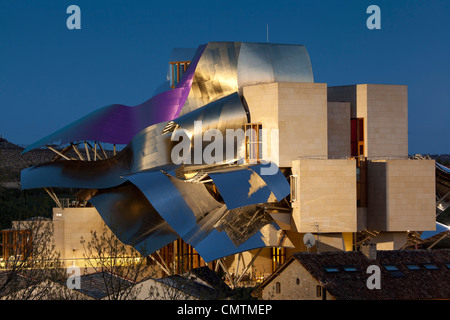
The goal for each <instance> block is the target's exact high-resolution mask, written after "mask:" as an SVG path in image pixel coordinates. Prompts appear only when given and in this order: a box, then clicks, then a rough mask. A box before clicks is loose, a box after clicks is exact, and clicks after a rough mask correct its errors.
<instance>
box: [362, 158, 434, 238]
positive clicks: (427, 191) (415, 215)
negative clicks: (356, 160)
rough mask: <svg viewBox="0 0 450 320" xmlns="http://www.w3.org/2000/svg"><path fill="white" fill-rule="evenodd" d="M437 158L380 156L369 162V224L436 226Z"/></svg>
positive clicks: (390, 227) (392, 227) (396, 227)
mask: <svg viewBox="0 0 450 320" xmlns="http://www.w3.org/2000/svg"><path fill="white" fill-rule="evenodd" d="M434 171H435V164H434V160H380V161H371V162H369V166H368V180H369V185H368V189H369V190H368V195H369V206H368V216H367V227H368V228H370V229H375V230H381V231H392V232H394V231H408V230H411V231H419V230H420V231H426V230H435V227H436V218H435V208H436V204H435V200H434V199H435V195H436V192H435V177H434Z"/></svg>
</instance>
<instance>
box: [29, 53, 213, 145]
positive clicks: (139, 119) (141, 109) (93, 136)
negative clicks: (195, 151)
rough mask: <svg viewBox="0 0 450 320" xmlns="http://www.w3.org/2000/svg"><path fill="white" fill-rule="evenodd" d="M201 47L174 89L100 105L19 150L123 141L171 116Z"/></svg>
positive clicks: (175, 112) (178, 105)
mask: <svg viewBox="0 0 450 320" xmlns="http://www.w3.org/2000/svg"><path fill="white" fill-rule="evenodd" d="M205 47H206V46H204V45H203V46H200V47H199V48H198V49H197V53H196V55H195V57H194V59H193V61H192V63H191V65H190V66H189V68H188V69H187V70H186V73H185V74H184V75H183V77H182V79H181V80H180V82H179V83H178V85H177V86H176V88H175V89H173V90H170V91H166V92H163V93H160V94H158V95H156V96H154V97H152V98H150V99H149V100H147V101H145V102H143V103H141V104H139V105H137V106H134V107H129V106H125V105H121V104H113V105H109V106H106V107H103V108H101V109H99V110H96V111H94V112H92V113H90V114H88V115H86V116H85V117H83V118H81V119H79V120H77V121H75V122H73V123H71V124H69V125H68V126H66V127H64V128H62V129H61V130H59V131H57V132H55V133H53V134H51V135H49V136H47V137H45V138H43V139H41V140H39V141H37V142H35V143H33V144H32V145H30V146H28V147H27V148H26V149H25V150H24V151H23V153H26V152H28V151H30V150H32V149H35V148H39V147H42V146H44V145H47V144H53V143H55V142H56V143H60V144H65V143H69V142H74V141H83V140H88V141H100V142H104V143H111V144H127V143H128V142H130V140H131V139H132V138H133V137H134V136H135V135H136V134H137V133H138V132H139V131H141V130H142V129H144V128H146V127H148V126H151V125H152V124H155V123H160V122H163V121H169V120H173V119H175V118H176V117H177V116H178V115H179V113H180V111H181V109H182V108H183V105H184V103H185V101H186V99H187V97H188V95H189V91H190V89H191V85H192V79H193V76H194V73H195V69H196V66H197V63H198V60H199V59H200V57H201V55H202V53H203V50H204V49H205Z"/></svg>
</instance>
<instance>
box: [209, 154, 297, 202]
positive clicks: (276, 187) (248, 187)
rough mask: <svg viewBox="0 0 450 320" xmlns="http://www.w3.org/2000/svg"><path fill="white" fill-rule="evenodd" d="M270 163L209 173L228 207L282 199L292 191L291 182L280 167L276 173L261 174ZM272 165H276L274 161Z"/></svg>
mask: <svg viewBox="0 0 450 320" xmlns="http://www.w3.org/2000/svg"><path fill="white" fill-rule="evenodd" d="M268 165H269V164H267V165H262V164H261V165H257V166H255V167H253V166H251V167H241V168H234V169H233V170H225V171H215V172H209V173H208V175H209V176H210V177H211V179H212V180H213V181H214V184H215V185H216V186H217V188H218V189H219V191H220V194H221V195H222V197H223V199H224V200H225V203H226V204H227V207H228V209H234V208H239V207H243V206H248V205H252V204H258V203H269V202H276V201H281V200H282V199H284V198H285V197H286V196H287V195H288V194H289V192H290V187H289V183H288V182H287V180H286V178H285V177H284V175H283V174H282V173H281V172H280V171H279V170H278V168H277V173H276V174H275V175H270V176H269V175H262V174H261V175H260V169H261V168H264V167H267V166H268ZM271 165H273V166H276V165H275V164H273V163H272V164H271Z"/></svg>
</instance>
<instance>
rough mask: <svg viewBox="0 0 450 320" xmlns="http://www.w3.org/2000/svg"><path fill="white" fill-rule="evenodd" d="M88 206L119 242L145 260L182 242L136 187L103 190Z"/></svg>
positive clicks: (123, 186) (128, 185)
mask: <svg viewBox="0 0 450 320" xmlns="http://www.w3.org/2000/svg"><path fill="white" fill-rule="evenodd" d="M89 202H90V203H92V204H93V205H94V206H95V208H96V209H97V211H98V212H99V214H100V216H101V217H102V219H103V220H104V221H105V223H106V225H107V226H108V227H109V228H110V230H111V231H112V232H113V233H114V234H115V235H116V236H117V237H118V239H119V240H120V241H122V242H123V243H125V244H127V245H131V246H134V247H135V248H136V249H137V250H138V251H139V252H140V253H141V254H143V255H144V256H147V255H149V254H151V253H153V252H155V251H157V250H159V249H160V248H162V247H164V246H166V245H168V244H170V243H172V242H173V241H175V240H176V239H178V238H179V237H178V234H177V233H176V232H175V231H174V230H173V229H172V228H171V227H170V225H169V224H168V223H167V222H166V221H165V220H164V219H162V218H161V216H160V215H159V214H158V212H157V211H156V210H155V209H154V208H153V206H152V205H151V204H150V203H149V202H148V200H147V198H146V197H145V196H144V195H143V194H142V193H141V192H140V191H139V189H138V188H137V187H135V186H134V185H133V184H130V183H126V184H124V185H122V186H119V187H116V188H111V189H108V190H101V191H99V192H98V193H97V194H96V195H95V196H94V197H92V198H91V199H90V200H89Z"/></svg>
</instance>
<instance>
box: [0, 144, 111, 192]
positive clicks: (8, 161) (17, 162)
mask: <svg viewBox="0 0 450 320" xmlns="http://www.w3.org/2000/svg"><path fill="white" fill-rule="evenodd" d="M54 148H55V149H57V150H58V149H59V150H60V149H61V148H59V147H57V146H54ZM23 150H24V148H23V147H21V146H18V145H16V144H14V143H11V142H9V141H8V140H6V139H5V138H3V137H2V138H0V183H2V184H3V185H5V186H12V187H14V186H16V185H17V184H18V183H19V182H20V172H21V171H22V170H23V169H25V168H28V167H31V166H35V165H38V164H41V163H46V162H50V161H51V160H52V159H53V158H55V156H56V153H55V152H53V151H51V150H49V149H47V148H42V149H34V150H31V151H29V152H27V153H25V154H23V155H21V153H22V151H23ZM105 151H106V153H107V154H108V157H110V156H112V151H110V150H105ZM80 152H81V153H82V154H84V149H83V150H81V149H80ZM66 155H67V156H69V157H71V158H74V159H78V155H77V154H76V153H75V151H74V150H70V151H69V152H67V153H66ZM91 156H92V153H91Z"/></svg>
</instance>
